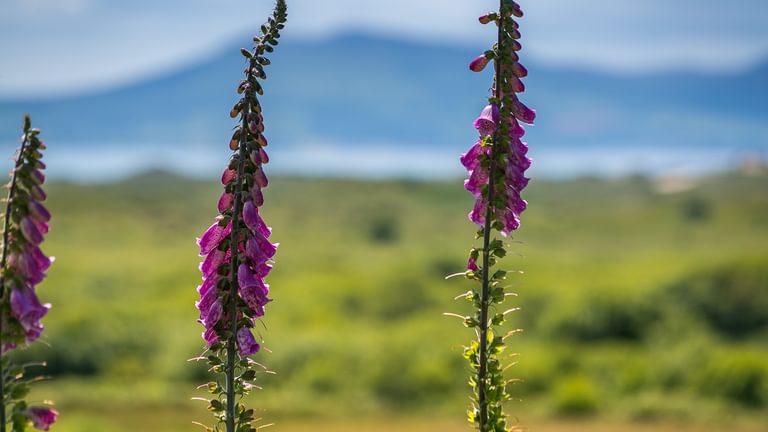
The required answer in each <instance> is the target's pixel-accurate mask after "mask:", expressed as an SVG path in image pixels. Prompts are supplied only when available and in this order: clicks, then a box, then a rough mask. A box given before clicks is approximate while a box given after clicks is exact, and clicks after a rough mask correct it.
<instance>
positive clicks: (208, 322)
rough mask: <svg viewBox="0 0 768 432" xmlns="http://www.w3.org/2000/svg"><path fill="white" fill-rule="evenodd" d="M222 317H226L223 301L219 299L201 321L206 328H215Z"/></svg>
mask: <svg viewBox="0 0 768 432" xmlns="http://www.w3.org/2000/svg"><path fill="white" fill-rule="evenodd" d="M222 316H224V306H222V304H221V299H218V298H217V299H216V301H214V302H213V304H212V305H211V306H210V307H209V308H208V310H206V311H205V315H204V316H201V317H200V321H201V322H202V324H203V325H204V326H205V327H206V328H213V326H215V325H216V323H218V322H219V320H220V319H221V317H222Z"/></svg>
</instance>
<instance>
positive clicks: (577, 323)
mask: <svg viewBox="0 0 768 432" xmlns="http://www.w3.org/2000/svg"><path fill="white" fill-rule="evenodd" d="M659 315H660V313H659V311H658V310H657V309H656V306H655V305H654V304H653V303H651V302H650V301H649V300H647V298H646V297H641V296H640V295H635V294H628V293H622V292H616V291H613V292H588V293H585V294H584V295H583V296H582V297H581V298H580V299H577V300H576V301H573V302H569V303H567V304H566V305H564V306H561V307H556V308H552V309H551V310H550V311H549V315H548V316H547V317H546V318H545V324H543V325H544V327H545V331H546V332H547V333H549V334H550V335H551V336H552V337H554V338H556V339H566V340H569V341H573V342H579V343H585V342H594V341H601V340H619V341H631V342H636V341H640V340H642V339H643V338H644V337H645V335H646V333H647V332H648V331H649V329H650V326H651V324H652V323H653V322H654V321H655V320H656V318H657V317H658V316H659Z"/></svg>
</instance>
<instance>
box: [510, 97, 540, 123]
mask: <svg viewBox="0 0 768 432" xmlns="http://www.w3.org/2000/svg"><path fill="white" fill-rule="evenodd" d="M512 111H513V113H514V115H515V118H517V119H518V120H520V121H521V122H523V123H528V124H533V122H534V120H536V111H535V110H532V109H530V108H528V107H527V106H525V104H524V103H522V102H520V101H515V105H514V108H513V110H512Z"/></svg>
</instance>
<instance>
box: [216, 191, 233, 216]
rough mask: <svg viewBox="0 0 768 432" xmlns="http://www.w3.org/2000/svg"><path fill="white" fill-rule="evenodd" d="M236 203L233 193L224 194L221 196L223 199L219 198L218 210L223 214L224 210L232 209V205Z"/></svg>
mask: <svg viewBox="0 0 768 432" xmlns="http://www.w3.org/2000/svg"><path fill="white" fill-rule="evenodd" d="M234 202H235V197H234V196H233V195H232V194H231V193H227V192H224V193H223V194H221V197H219V203H218V205H217V208H218V209H219V211H220V212H223V211H224V210H227V209H230V208H232V203H234Z"/></svg>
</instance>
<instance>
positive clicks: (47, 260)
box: [29, 247, 56, 285]
mask: <svg viewBox="0 0 768 432" xmlns="http://www.w3.org/2000/svg"><path fill="white" fill-rule="evenodd" d="M29 254H30V255H31V256H32V260H33V261H34V262H35V264H36V265H37V268H39V269H40V271H41V272H45V271H46V270H48V268H49V267H51V264H53V261H55V260H56V258H55V257H49V256H45V254H44V253H43V251H41V250H40V248H39V247H31V250H30V251H29ZM36 284H37V283H33V285H36Z"/></svg>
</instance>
